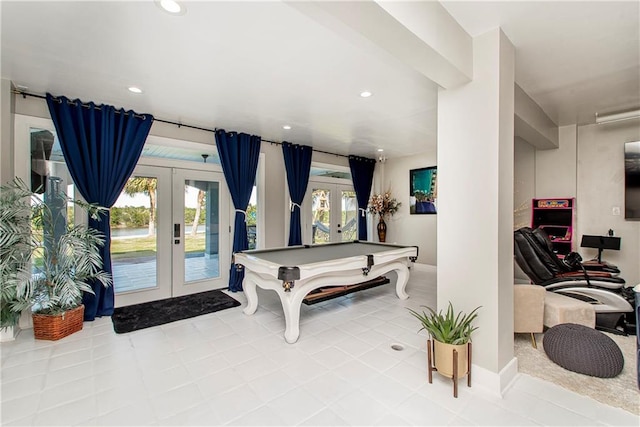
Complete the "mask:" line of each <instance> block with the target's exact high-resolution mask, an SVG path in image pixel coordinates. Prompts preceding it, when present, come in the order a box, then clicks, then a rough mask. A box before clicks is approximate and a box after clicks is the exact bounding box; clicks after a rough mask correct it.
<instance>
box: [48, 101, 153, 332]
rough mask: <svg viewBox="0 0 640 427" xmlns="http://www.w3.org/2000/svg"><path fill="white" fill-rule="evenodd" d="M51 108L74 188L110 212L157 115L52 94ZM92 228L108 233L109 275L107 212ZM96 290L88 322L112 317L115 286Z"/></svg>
mask: <svg viewBox="0 0 640 427" xmlns="http://www.w3.org/2000/svg"><path fill="white" fill-rule="evenodd" d="M47 105H48V106H49V113H50V114H51V118H52V119H53V123H54V125H55V127H56V132H57V134H58V139H59V140H60V147H61V148H62V154H64V158H65V161H66V163H67V167H68V169H69V173H70V174H71V177H72V178H73V183H74V184H75V186H76V188H77V189H78V191H79V192H80V194H81V195H82V197H84V199H85V200H86V201H87V202H89V203H97V204H98V205H100V206H104V207H107V208H110V207H111V206H113V204H114V203H115V202H116V200H117V199H118V196H119V195H120V193H121V192H122V189H123V188H124V186H125V184H126V183H127V180H128V179H129V177H130V176H131V173H132V172H133V169H134V168H135V166H136V163H137V162H138V158H139V157H140V154H141V153H142V147H143V146H144V142H145V140H146V139H147V135H148V134H149V129H151V124H152V123H153V116H151V115H150V114H137V113H134V112H133V111H125V110H124V109H120V110H116V109H115V108H114V107H112V106H110V105H99V106H96V105H95V104H94V103H93V102H90V103H89V104H84V103H82V102H81V101H80V100H79V99H76V100H74V101H70V100H69V99H67V98H66V97H64V96H61V97H54V96H52V95H51V94H49V93H47ZM89 227H92V228H95V229H96V230H98V231H101V232H102V233H104V236H105V245H104V247H103V248H102V249H101V251H100V252H101V255H102V261H103V269H104V271H106V272H108V273H111V272H112V268H111V251H110V246H111V229H110V227H109V213H108V212H107V213H106V215H104V216H103V217H102V218H100V220H94V219H89ZM92 288H93V291H94V292H95V295H91V294H88V293H85V295H84V298H83V303H84V305H85V309H84V317H85V320H94V319H95V318H96V316H97V317H100V316H110V315H112V314H113V306H114V290H113V287H112V286H110V287H108V288H105V287H103V286H102V285H101V284H100V283H93V284H92Z"/></svg>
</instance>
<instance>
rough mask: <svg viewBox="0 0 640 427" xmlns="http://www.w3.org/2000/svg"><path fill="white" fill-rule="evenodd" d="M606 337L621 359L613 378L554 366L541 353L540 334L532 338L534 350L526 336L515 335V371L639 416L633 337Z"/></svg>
mask: <svg viewBox="0 0 640 427" xmlns="http://www.w3.org/2000/svg"><path fill="white" fill-rule="evenodd" d="M606 335H607V336H609V337H610V338H611V339H613V340H614V341H615V343H616V344H618V347H620V350H622V354H623V355H624V368H623V369H622V372H621V373H620V375H618V376H617V377H614V378H597V377H591V376H588V375H583V374H578V373H576V372H572V371H568V370H566V369H564V368H562V367H561V366H559V365H556V364H555V363H554V362H552V361H551V359H549V358H548V357H547V355H546V353H545V352H544V347H543V346H544V336H542V339H540V337H541V335H540V334H536V338H537V339H538V349H535V348H533V347H532V346H531V340H530V337H529V335H528V334H516V338H515V355H516V357H517V358H518V370H519V371H520V372H521V373H525V374H529V375H531V376H533V377H538V378H541V379H543V380H545V381H549V382H552V383H555V384H557V385H559V386H561V387H563V388H566V389H568V390H571V391H574V392H576V393H578V394H582V395H585V396H588V397H590V398H592V399H595V400H597V401H599V402H602V403H604V404H607V405H610V406H615V407H618V408H622V409H624V410H625V411H627V412H631V413H632V414H636V415H640V392H639V391H638V385H637V377H636V351H635V350H636V342H635V339H636V337H635V336H631V335H630V336H626V337H624V336H621V335H614V334H606Z"/></svg>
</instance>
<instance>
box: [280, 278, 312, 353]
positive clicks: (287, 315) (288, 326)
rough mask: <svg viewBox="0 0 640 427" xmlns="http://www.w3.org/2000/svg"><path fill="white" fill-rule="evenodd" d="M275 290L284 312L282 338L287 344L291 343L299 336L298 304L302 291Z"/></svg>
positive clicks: (300, 301)
mask: <svg viewBox="0 0 640 427" xmlns="http://www.w3.org/2000/svg"><path fill="white" fill-rule="evenodd" d="M276 292H277V293H278V296H279V297H280V301H281V302H282V311H283V312H284V321H285V329H284V339H285V340H286V341H287V342H288V343H289V344H293V343H294V342H296V341H298V337H299V336H300V306H301V305H302V300H303V299H304V297H305V295H304V294H303V293H302V292H295V291H293V292H284V290H281V289H279V290H278V291H276Z"/></svg>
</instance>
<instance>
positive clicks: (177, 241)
mask: <svg viewBox="0 0 640 427" xmlns="http://www.w3.org/2000/svg"><path fill="white" fill-rule="evenodd" d="M173 238H174V241H173V243H174V244H176V245H179V244H180V224H173Z"/></svg>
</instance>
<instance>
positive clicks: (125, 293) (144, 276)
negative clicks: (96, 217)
mask: <svg viewBox="0 0 640 427" xmlns="http://www.w3.org/2000/svg"><path fill="white" fill-rule="evenodd" d="M170 179H171V173H170V169H166V168H159V167H152V166H138V167H137V168H136V170H135V171H134V173H133V175H132V176H131V177H130V178H129V180H128V181H127V183H126V185H125V187H124V190H123V191H122V193H121V194H120V197H119V198H118V200H117V201H116V203H115V204H114V206H113V207H112V208H111V262H112V267H113V286H114V290H115V293H116V306H123V305H130V304H137V303H140V302H145V301H152V300H155V299H162V298H168V297H170V296H171V283H170V277H171V265H170V256H171V254H170V252H169V243H170V241H169V238H168V237H169V236H168V233H169V231H170V217H169V215H170V211H169V209H170V202H169V201H170V200H171V189H170Z"/></svg>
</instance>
